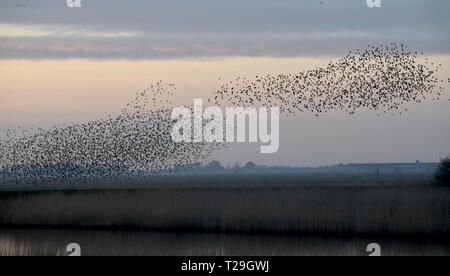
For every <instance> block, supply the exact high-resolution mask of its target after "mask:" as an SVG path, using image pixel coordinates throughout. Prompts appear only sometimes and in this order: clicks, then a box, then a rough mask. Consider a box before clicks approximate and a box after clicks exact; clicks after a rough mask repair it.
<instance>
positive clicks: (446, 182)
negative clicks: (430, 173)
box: [434, 156, 450, 187]
mask: <svg viewBox="0 0 450 276" xmlns="http://www.w3.org/2000/svg"><path fill="white" fill-rule="evenodd" d="M434 181H435V183H436V184H437V185H438V186H445V187H450V156H449V157H447V158H444V159H442V160H441V164H440V165H439V167H438V168H437V169H436V172H435V174H434Z"/></svg>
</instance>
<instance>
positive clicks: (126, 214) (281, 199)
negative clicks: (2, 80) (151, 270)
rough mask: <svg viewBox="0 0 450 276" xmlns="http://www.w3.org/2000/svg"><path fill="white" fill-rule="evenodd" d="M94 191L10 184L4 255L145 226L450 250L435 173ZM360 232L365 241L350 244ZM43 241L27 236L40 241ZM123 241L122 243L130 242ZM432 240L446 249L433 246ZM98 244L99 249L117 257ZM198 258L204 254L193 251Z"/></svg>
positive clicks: (192, 179) (166, 180)
mask: <svg viewBox="0 0 450 276" xmlns="http://www.w3.org/2000/svg"><path fill="white" fill-rule="evenodd" d="M95 187H97V188H95V189H94V188H93V186H89V185H87V184H84V186H83V185H82V184H81V183H76V184H73V185H72V186H70V187H68V186H63V185H60V186H59V187H52V188H49V187H38V188H36V187H33V188H28V189H25V190H23V189H20V190H16V191H13V190H12V189H11V187H8V188H7V189H6V190H4V191H3V192H0V229H3V230H1V231H0V240H1V237H2V234H3V235H6V236H7V237H9V238H11V237H15V238H14V239H13V240H8V239H6V240H5V238H4V241H3V242H2V241H0V248H3V249H2V250H3V251H4V254H7V253H5V252H6V251H5V250H6V249H5V246H4V245H5V244H9V245H11V244H15V243H14V242H16V243H20V241H23V239H24V237H35V236H36V235H38V234H36V233H47V234H41V236H42V235H44V236H45V235H49V234H48V231H68V232H63V233H69V232H70V233H79V234H72V235H74V236H75V237H78V238H80V239H81V240H82V237H80V235H81V236H82V234H81V233H91V234H89V235H91V236H92V235H94V236H95V235H97V236H99V235H106V236H107V235H108V234H107V233H110V234H111V233H117V232H120V233H132V234H130V235H131V237H135V236H136V235H137V237H139V235H138V234H136V233H138V232H140V231H144V232H147V233H153V234H152V237H156V239H159V238H160V237H161V235H162V237H166V236H164V235H169V234H168V233H174V234H175V235H177V233H178V234H179V235H184V236H185V235H199V234H200V233H203V234H201V235H202V237H206V236H205V235H209V236H207V237H208V239H206V240H209V241H210V242H212V244H215V243H217V242H219V241H224V240H227V239H231V240H232V241H236V239H234V238H232V237H233V236H230V235H243V236H244V237H247V239H244V240H246V241H247V242H250V241H251V239H253V238H257V237H259V240H260V241H261V240H264V241H266V240H267V241H268V242H269V240H273V239H274V238H273V237H274V235H275V236H277V237H279V238H280V237H286V238H287V239H292V237H297V239H294V240H295V241H293V242H294V243H298V244H299V245H301V246H303V244H304V243H306V244H310V243H311V241H310V240H308V239H306V240H298V237H306V236H313V237H315V238H314V239H313V240H314V241H315V242H316V243H318V244H319V245H318V246H322V245H323V244H326V241H327V240H329V241H330V242H331V244H333V241H334V244H335V245H336V244H342V246H343V247H345V248H347V247H348V253H349V254H353V253H355V252H356V251H355V250H356V249H355V248H354V247H353V245H354V244H359V243H361V242H364V241H365V240H364V238H365V237H369V238H370V237H373V238H377V239H388V240H390V241H391V243H392V242H393V243H394V244H395V243H396V242H397V244H398V241H399V240H401V239H408V240H413V241H422V242H424V241H425V240H430V239H431V240H433V242H425V243H422V245H420V244H419V245H418V244H417V243H413V244H410V247H409V248H410V249H409V251H408V249H406V248H402V249H401V250H400V251H398V252H397V251H395V250H393V251H392V252H393V253H392V254H395V253H394V252H397V253H398V254H405V255H411V254H413V253H414V252H419V251H420V250H419V251H414V250H418V248H419V249H420V248H421V249H423V250H422V251H420V252H428V253H430V254H449V251H448V250H449V248H450V244H449V240H448V234H449V230H450V216H449V214H450V189H449V188H442V187H435V186H433V185H432V183H431V176H430V175H348V174H339V175H292V174H284V175H283V174H280V175H222V176H218V175H203V176H172V177H162V178H156V179H147V180H143V179H140V180H134V181H130V182H128V183H127V184H126V185H125V184H124V183H115V184H112V183H103V184H101V183H98V184H97V186H95ZM30 229H34V230H33V232H32V233H33V234H30V233H28V232H23V231H30ZM5 231H6V232H5ZM21 231H22V232H21ZM37 231H41V232H37ZM42 231H44V232H42ZM102 231H103V232H102ZM105 231H106V232H105ZM136 231H137V232H136ZM5 233H7V234H5ZM21 233H22V234H21ZM24 233H28V234H24ZM98 233H103V234H98ZM105 233H106V234H105ZM155 233H166V234H159V235H156V234H155ZM182 233H184V234H182ZM186 233H191V234H186ZM211 235H216V236H211ZM63 236H64V235H63ZM112 237H117V236H112ZM211 237H215V238H216V239H218V240H216V241H214V238H211ZM240 237H241V239H242V236H240ZM288 237H290V238H288ZM355 238H356V239H357V240H356V241H357V243H355V240H352V239H355ZM361 238H363V240H362V241H361ZM17 239H19V241H17ZM26 239H28V238H26ZM91 239H92V237H91ZM130 239H131V240H133V239H134V238H130ZM136 239H138V238H136ZM341 239H342V240H341ZM358 239H359V240H358ZM7 240H8V242H7ZM40 240H41V239H39V238H36V239H33V240H32V241H28V242H34V243H36V242H37V243H39V241H40ZM195 240H197V238H194V241H195ZM238 240H239V239H238ZM275 240H276V239H275ZM344 241H345V242H344ZM349 241H351V243H350V245H349V244H348V242H349ZM118 242H119V244H120V242H123V238H120V239H119V241H118ZM153 242H154V241H153ZM160 242H161V241H157V242H156V243H157V244H158V243H160ZM204 242H205V241H203V240H202V242H201V243H200V244H203V243H204ZM242 242H243V241H241V242H239V243H242ZM280 242H281V241H280ZM244 243H245V242H244ZM269 243H270V242H269ZM220 244H222V247H221V248H216V249H217V250H219V251H220V250H222V251H220V252H222V253H221V254H225V253H224V252H232V251H230V250H231V249H230V248H228V247H227V246H225V245H224V244H223V243H220V242H219V245H220ZM256 244H258V243H256ZM313 244H314V242H313ZM406 244H408V243H406ZM433 244H434V245H436V244H438V245H440V247H436V246H435V247H433ZM1 245H3V247H2V246H1ZM267 245H268V243H266V242H262V243H261V244H260V245H258V246H259V247H258V248H260V249H255V252H254V253H255V254H256V253H258V252H259V254H262V253H264V252H270V248H271V247H270V246H269V247H267ZM160 246H161V245H160ZM311 246H312V245H311ZM166 247H167V248H172V249H173V246H172V247H171V245H168V244H167V245H165V246H164V248H163V249H162V251H161V252H163V254H162V255H164V254H171V253H170V252H172V251H167V250H165V249H167V248H166ZM312 247H314V246H312ZM14 248H15V247H14ZM19 248H22V249H23V246H22V245H20V247H19ZM276 248H278V247H273V250H274V251H272V253H273V254H276V252H279V251H280V250H281V248H278V249H276ZM357 248H358V250H359V249H360V247H357ZM424 248H428V249H427V250H428V251H427V250H425V249H424ZM430 248H431V249H430ZM433 248H434V249H435V250H434V251H433V250H432V249H433ZM291 249H292V250H293V251H292V252H291V253H292V254H303V253H304V254H313V255H316V254H322V253H323V254H327V252H328V253H330V254H332V253H333V252H334V253H336V254H337V253H338V252H340V251H339V247H336V248H335V249H334V251H333V250H332V249H331V248H330V250H331V251H327V250H326V247H323V248H322V249H323V250H325V251H320V250H319V251H308V252H309V253H307V252H306V253H305V252H303V253H301V252H300V251H295V250H294V249H293V248H291ZM11 250H13V251H14V249H11ZM52 250H53V249H52ZM55 250H56V249H55ZM58 250H59V249H58ZM99 250H100V249H99ZM99 250H97V251H94V252H93V253H92V254H95V252H97V253H99V254H109V253H110V254H114V253H111V252H109V251H108V252H109V253H108V252H104V251H102V250H100V251H99ZM207 250H208V252H209V250H214V248H208V249H207ZM224 250H225V251H224ZM258 250H259V251H258ZM277 250H278V251H277ZM297 250H298V248H297ZM402 250H403V251H402ZM0 251H1V250H0ZM52 252H53V251H52ZM112 252H115V251H114V250H113V251H112ZM145 252H148V251H145ZM152 252H153V251H150V252H148V253H149V254H153V253H152ZM161 252H160V253H161ZM173 252H176V251H173ZM173 252H172V253H173ZM177 252H178V251H177ZM182 252H183V251H182ZM182 252H181V253H182ZM246 252H248V254H252V253H251V252H252V251H245V250H244V251H242V250H241V251H236V252H234V254H232V255H235V254H246ZM280 252H281V251H280ZM321 252H322V253H321ZM141 253H143V252H141ZM179 253H180V252H179ZM116 254H117V252H116ZM174 254H176V253H174ZM192 254H195V255H202V254H205V252H204V251H195V250H194V251H192ZM269 255H270V254H269Z"/></svg>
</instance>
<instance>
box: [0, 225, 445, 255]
mask: <svg viewBox="0 0 450 276" xmlns="http://www.w3.org/2000/svg"><path fill="white" fill-rule="evenodd" d="M372 242H377V243H379V244H380V245H381V247H382V255H449V254H450V242H449V241H448V240H421V239H404V240H399V239H373V238H372V239H371V238H357V237H355V238H337V237H328V238H321V237H318V236H283V235H241V234H217V233H167V232H145V231H141V232H130V231H115V232H113V231H78V230H77V231H68V230H0V255H2V256H5V255H38V256H40V255H45V256H55V255H56V256H67V255H68V254H69V253H68V252H66V247H67V245H68V244H70V243H78V244H79V245H80V246H81V254H82V255H83V256H91V255H144V256H146V255H147V256H148V255H150V256H172V255H176V256H180V255H182V256H185V255H186V256H192V255H193V256H204V255H207V256H223V255H225V256H252V255H263V256H271V255H368V253H367V252H366V247H367V245H368V244H369V243H372Z"/></svg>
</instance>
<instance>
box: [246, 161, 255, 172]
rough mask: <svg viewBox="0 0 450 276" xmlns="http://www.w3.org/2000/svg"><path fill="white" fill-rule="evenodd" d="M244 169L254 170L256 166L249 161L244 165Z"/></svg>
mask: <svg viewBox="0 0 450 276" xmlns="http://www.w3.org/2000/svg"><path fill="white" fill-rule="evenodd" d="M245 168H246V169H248V170H253V169H256V164H255V163H253V162H251V161H250V162H248V163H247V164H246V165H245Z"/></svg>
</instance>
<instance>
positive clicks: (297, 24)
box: [0, 0, 450, 59]
mask: <svg viewBox="0 0 450 276" xmlns="http://www.w3.org/2000/svg"><path fill="white" fill-rule="evenodd" d="M23 2H24V4H26V5H27V6H26V7H23V8H19V7H17V6H16V5H15V2H14V1H2V2H0V58H3V59H5V58H30V59H32V58H57V59H58V58H100V59H102V58H109V59H114V58H126V59H165V58H192V57H193V58H197V57H232V56H273V57H293V56H308V55H321V56H324V55H327V56H330V55H342V54H344V53H345V51H346V50H348V49H351V48H356V47H364V46H367V44H378V43H383V42H391V41H395V42H403V43H405V44H408V45H410V46H411V47H413V48H416V49H418V50H421V51H426V52H427V53H444V54H447V53H448V52H449V50H450V47H449V44H450V18H449V17H448V15H447V10H449V8H450V2H449V1H447V0H436V1H426V0H398V1H383V8H379V9H370V8H368V7H367V5H366V1H365V0H348V1H345V2H344V1H330V0H322V2H323V3H324V4H323V5H321V4H320V2H321V1H316V0H306V1H297V0H286V1H282V2H281V1H270V0H258V1H238V0H229V1H219V0H191V1H174V0H167V1H150V0H145V1H144V0H134V1H117V0H108V1H106V0H96V1H91V0H82V8H80V9H70V8H67V6H66V5H65V1H63V0H61V1H54V0H42V1H31V0H28V1H27V0H23Z"/></svg>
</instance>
